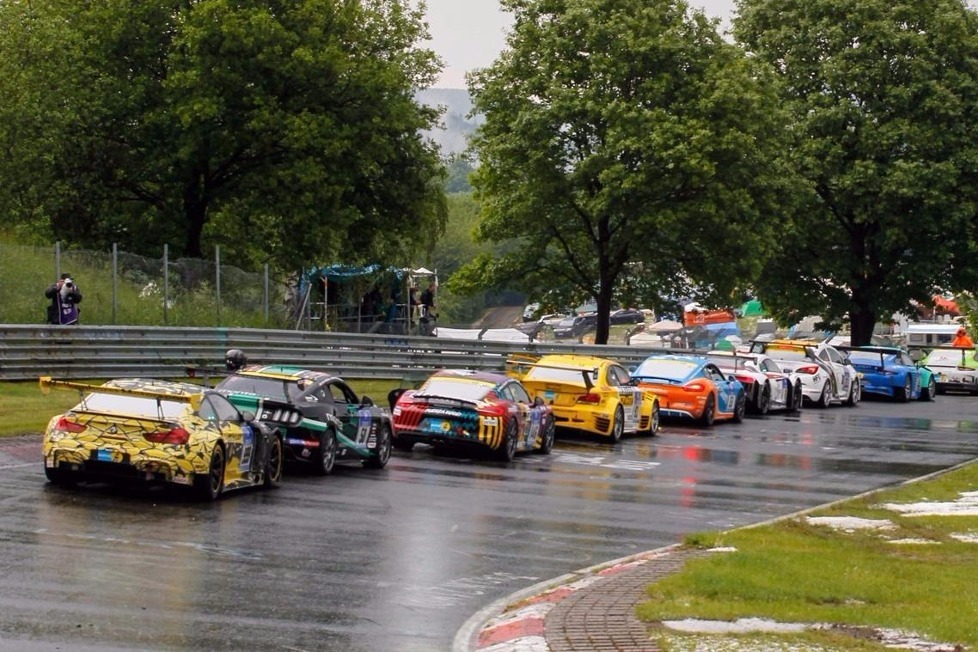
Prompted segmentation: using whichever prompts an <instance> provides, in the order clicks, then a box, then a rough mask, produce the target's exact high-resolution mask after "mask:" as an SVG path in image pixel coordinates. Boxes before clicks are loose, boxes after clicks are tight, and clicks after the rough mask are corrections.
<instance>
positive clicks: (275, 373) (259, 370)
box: [237, 365, 336, 380]
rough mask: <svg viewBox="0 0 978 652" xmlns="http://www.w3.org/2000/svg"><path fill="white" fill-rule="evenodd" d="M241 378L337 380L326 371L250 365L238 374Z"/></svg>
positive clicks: (287, 366)
mask: <svg viewBox="0 0 978 652" xmlns="http://www.w3.org/2000/svg"><path fill="white" fill-rule="evenodd" d="M237 374H238V375H239V376H259V377H261V378H275V379H277V380H299V379H300V378H308V379H311V380H320V379H328V378H335V377H336V376H334V375H333V374H329V373H326V372H325V371H315V370H313V369H303V368H302V367H293V366H289V365H250V366H248V367H245V368H244V369H242V370H240V371H238V372H237Z"/></svg>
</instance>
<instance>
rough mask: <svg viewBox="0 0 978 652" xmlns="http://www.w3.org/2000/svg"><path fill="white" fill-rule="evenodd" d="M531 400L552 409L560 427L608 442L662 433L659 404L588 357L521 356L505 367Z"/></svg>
mask: <svg viewBox="0 0 978 652" xmlns="http://www.w3.org/2000/svg"><path fill="white" fill-rule="evenodd" d="M506 368H507V373H508V374H509V375H510V376H513V377H514V378H518V379H519V380H520V381H521V382H522V383H523V385H524V387H526V389H527V391H528V392H530V395H531V396H533V397H540V398H542V399H543V400H544V401H545V402H546V403H548V404H550V405H552V406H553V411H554V416H555V417H556V420H557V427H558V428H564V429H569V430H578V431H582V432H587V433H592V434H597V435H601V436H602V437H610V438H611V440H612V441H619V440H620V439H621V437H622V435H623V434H624V433H626V432H634V433H636V434H642V435H649V436H651V435H654V434H655V433H656V432H657V431H658V430H659V399H658V398H657V397H656V395H655V394H653V393H651V392H647V391H644V390H642V389H640V388H638V387H636V386H635V385H633V384H632V380H631V377H630V376H629V374H628V370H627V369H625V368H624V367H623V366H621V365H620V364H618V363H617V362H615V361H614V360H608V359H606V358H597V357H593V356H587V355H545V356H542V357H535V356H528V355H518V356H513V357H511V358H509V359H508V360H507V361H506Z"/></svg>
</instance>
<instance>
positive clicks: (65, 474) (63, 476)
mask: <svg viewBox="0 0 978 652" xmlns="http://www.w3.org/2000/svg"><path fill="white" fill-rule="evenodd" d="M44 475H45V476H46V477H47V479H48V482H50V483H51V484H54V485H58V486H59V487H74V486H75V485H76V484H78V473H77V472H76V471H69V470H67V469H60V468H58V469H52V468H48V467H47V466H45V467H44Z"/></svg>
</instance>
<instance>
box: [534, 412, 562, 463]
mask: <svg viewBox="0 0 978 652" xmlns="http://www.w3.org/2000/svg"><path fill="white" fill-rule="evenodd" d="M542 437H543V441H541V442H540V448H538V449H536V450H535V451H533V452H534V453H539V454H540V455H550V451H552V450H553V449H554V439H556V438H557V421H556V420H555V419H554V417H553V415H550V416H549V417H547V422H546V423H545V424H543V435H542Z"/></svg>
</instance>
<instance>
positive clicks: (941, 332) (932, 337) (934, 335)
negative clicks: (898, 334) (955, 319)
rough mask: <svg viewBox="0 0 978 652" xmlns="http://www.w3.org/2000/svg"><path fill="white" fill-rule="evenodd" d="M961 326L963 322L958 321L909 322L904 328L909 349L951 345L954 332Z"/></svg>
mask: <svg viewBox="0 0 978 652" xmlns="http://www.w3.org/2000/svg"><path fill="white" fill-rule="evenodd" d="M960 327H961V324H956V323H950V324H948V323H943V324H937V323H933V324H908V325H907V328H906V330H904V335H905V336H906V340H905V343H906V346H907V348H908V349H925V348H926V349H929V348H933V347H935V346H950V345H951V342H953V341H954V334H955V333H957V332H958V328H960Z"/></svg>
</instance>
